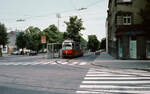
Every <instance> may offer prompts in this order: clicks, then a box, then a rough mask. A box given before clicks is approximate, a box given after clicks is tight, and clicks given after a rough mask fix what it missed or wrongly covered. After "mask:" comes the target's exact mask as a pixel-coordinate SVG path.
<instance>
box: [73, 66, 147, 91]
mask: <svg viewBox="0 0 150 94" xmlns="http://www.w3.org/2000/svg"><path fill="white" fill-rule="evenodd" d="M112 71H113V70H112V69H109V70H108V69H106V68H103V69H94V68H91V69H89V71H88V72H87V74H86V75H85V77H84V80H83V81H82V82H81V85H80V86H79V89H78V90H77V91H76V93H77V94H115V93H117V94H118V93H121V94H122V93H128V94H135V93H138V94H150V73H149V72H145V71H142V70H141V71H139V70H138V71H136V70H132V72H134V75H133V74H132V72H131V73H130V75H129V74H128V73H125V72H127V71H131V70H128V69H127V70H125V69H124V70H118V71H117V70H115V72H112ZM144 73H145V74H144ZM143 75H144V76H143Z"/></svg>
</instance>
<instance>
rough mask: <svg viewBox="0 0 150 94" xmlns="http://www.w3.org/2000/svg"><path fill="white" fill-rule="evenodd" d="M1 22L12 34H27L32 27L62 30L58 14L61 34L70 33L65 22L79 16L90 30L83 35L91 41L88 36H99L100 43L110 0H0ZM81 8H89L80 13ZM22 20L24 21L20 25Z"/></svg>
mask: <svg viewBox="0 0 150 94" xmlns="http://www.w3.org/2000/svg"><path fill="white" fill-rule="evenodd" d="M0 2H1V3H0V22H1V23H3V24H5V26H6V27H7V29H8V32H10V31H13V30H16V29H18V30H25V29H26V28H27V27H29V26H35V27H39V28H40V29H41V30H43V29H45V28H47V27H48V26H49V25H51V24H55V25H56V26H58V18H57V16H56V14H60V18H59V30H60V31H61V32H65V31H66V25H65V24H64V21H69V17H70V16H78V17H79V18H81V19H82V21H83V26H84V27H85V28H86V29H85V30H83V31H81V33H82V34H83V37H84V38H85V39H86V40H87V39H88V35H96V36H97V38H98V39H99V40H101V39H102V38H104V37H106V34H105V32H106V29H105V23H106V17H107V9H108V0H0ZM81 8H86V9H84V10H80V9H81ZM19 19H22V20H24V21H20V22H18V21H17V20H19Z"/></svg>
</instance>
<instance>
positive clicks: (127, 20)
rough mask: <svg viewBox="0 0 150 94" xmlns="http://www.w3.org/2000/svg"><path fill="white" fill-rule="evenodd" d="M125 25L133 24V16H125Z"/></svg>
mask: <svg viewBox="0 0 150 94" xmlns="http://www.w3.org/2000/svg"><path fill="white" fill-rule="evenodd" d="M123 25H131V16H123Z"/></svg>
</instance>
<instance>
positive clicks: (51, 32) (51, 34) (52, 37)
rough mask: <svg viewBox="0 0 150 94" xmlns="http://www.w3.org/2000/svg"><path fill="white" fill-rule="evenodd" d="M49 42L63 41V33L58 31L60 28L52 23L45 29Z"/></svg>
mask: <svg viewBox="0 0 150 94" xmlns="http://www.w3.org/2000/svg"><path fill="white" fill-rule="evenodd" d="M43 33H44V35H45V36H46V38H47V42H48V43H62V39H63V33H62V32H58V28H57V27H56V26H55V25H54V24H52V25H50V26H49V27H47V28H46V29H44V30H43Z"/></svg>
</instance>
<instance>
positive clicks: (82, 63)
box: [79, 62, 87, 65]
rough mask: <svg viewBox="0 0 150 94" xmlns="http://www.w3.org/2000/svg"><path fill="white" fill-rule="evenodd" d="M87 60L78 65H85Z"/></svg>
mask: <svg viewBox="0 0 150 94" xmlns="http://www.w3.org/2000/svg"><path fill="white" fill-rule="evenodd" d="M86 64H87V62H81V63H80V64H79V65H86Z"/></svg>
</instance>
